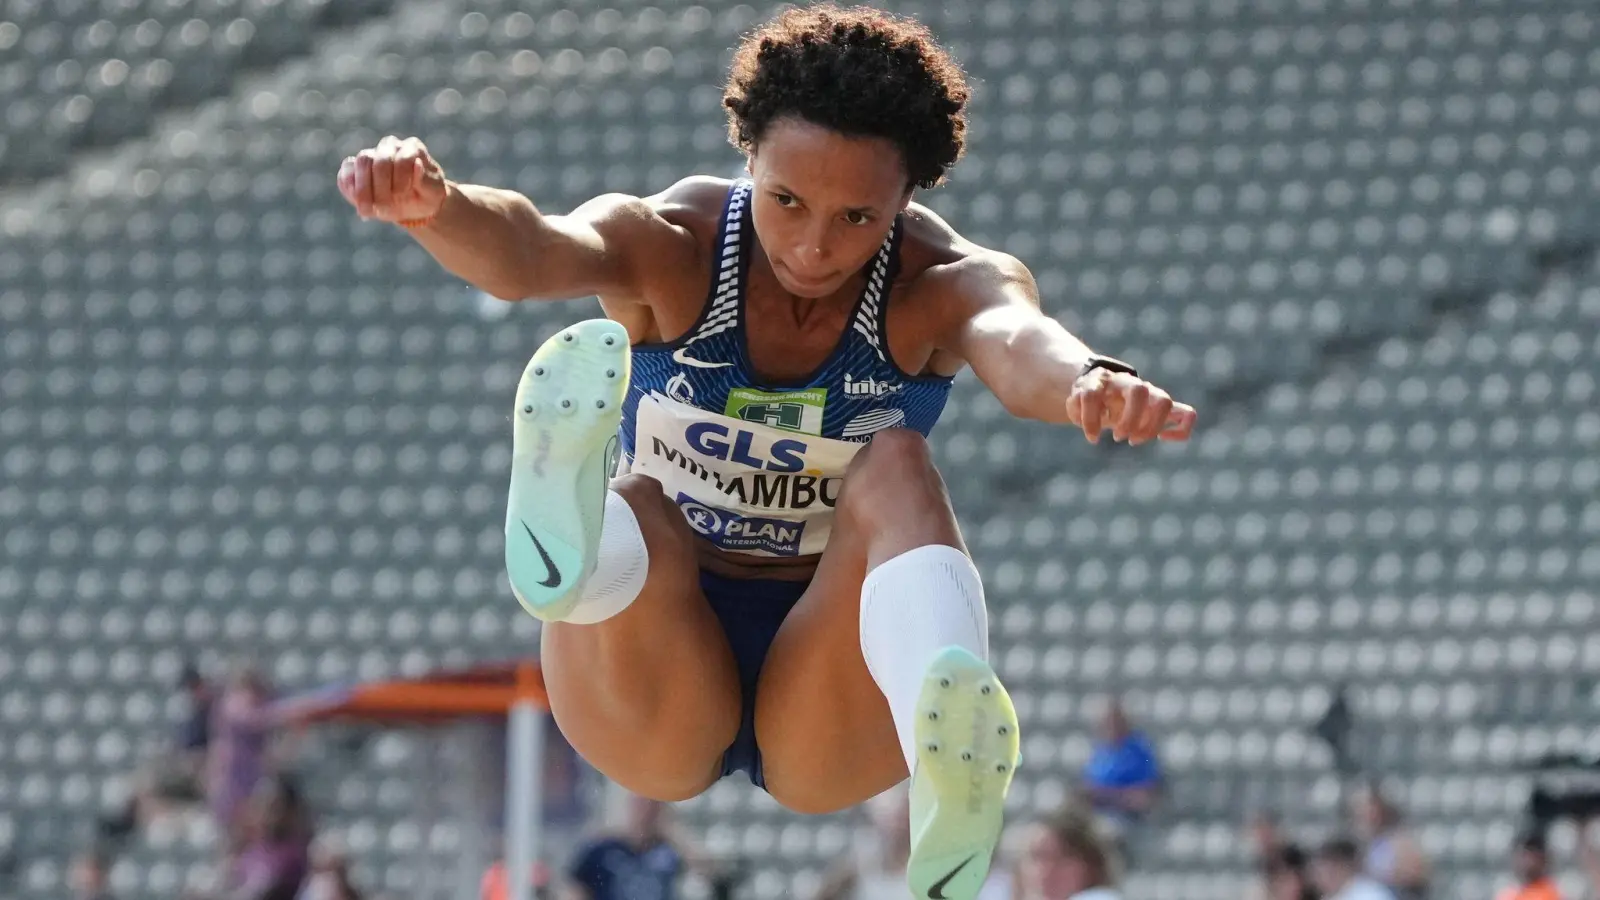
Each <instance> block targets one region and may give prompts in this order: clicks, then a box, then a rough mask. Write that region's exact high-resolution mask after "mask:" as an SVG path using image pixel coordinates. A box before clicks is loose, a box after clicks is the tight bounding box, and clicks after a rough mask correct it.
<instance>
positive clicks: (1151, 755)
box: [1083, 698, 1161, 825]
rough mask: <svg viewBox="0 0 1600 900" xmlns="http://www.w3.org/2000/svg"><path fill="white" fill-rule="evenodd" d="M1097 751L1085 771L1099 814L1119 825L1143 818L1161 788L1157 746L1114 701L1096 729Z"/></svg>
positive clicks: (1113, 699)
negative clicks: (1129, 719)
mask: <svg viewBox="0 0 1600 900" xmlns="http://www.w3.org/2000/svg"><path fill="white" fill-rule="evenodd" d="M1097 731H1098V734H1097V735H1096V740H1095V745H1094V750H1093V752H1092V753H1091V755H1090V757H1089V763H1088V765H1086V766H1084V769H1083V787H1084V790H1085V792H1086V793H1088V795H1089V799H1090V802H1091V803H1093V804H1094V808H1095V810H1096V811H1098V812H1100V813H1101V814H1102V815H1105V816H1106V817H1107V818H1110V819H1112V820H1113V822H1114V823H1116V824H1120V825H1128V824H1132V823H1133V822H1136V821H1138V820H1139V819H1141V818H1143V817H1144V815H1145V814H1147V813H1148V812H1150V810H1151V809H1152V808H1153V807H1154V806H1155V803H1156V799H1157V796H1158V794H1159V792H1160V789H1161V764H1160V762H1158V761H1157V759H1156V751H1155V746H1154V745H1153V744H1151V742H1150V739H1149V738H1148V737H1146V736H1145V735H1144V734H1143V733H1142V732H1140V731H1137V730H1135V729H1134V728H1133V727H1132V726H1131V725H1130V724H1129V723H1128V717H1127V715H1126V714H1125V713H1124V712H1123V709H1122V704H1121V703H1120V702H1119V701H1118V700H1117V699H1116V698H1112V699H1110V700H1108V701H1107V702H1106V709H1105V713H1104V714H1103V715H1102V716H1101V719H1100V723H1099V726H1098V728H1097Z"/></svg>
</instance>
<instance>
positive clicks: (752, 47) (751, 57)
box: [722, 3, 970, 188]
mask: <svg viewBox="0 0 1600 900" xmlns="http://www.w3.org/2000/svg"><path fill="white" fill-rule="evenodd" d="M969 95H970V91H969V90H968V88H967V79H966V76H965V75H964V74H963V73H962V71H961V66H960V64H958V63H957V62H956V61H955V60H954V59H953V58H951V56H950V54H949V53H948V52H946V51H945V49H944V48H943V47H940V46H939V44H938V42H937V41H935V40H934V37H933V33H932V32H930V31H929V30H928V29H927V28H926V27H925V26H923V25H922V24H921V23H919V22H915V21H913V20H911V19H905V18H900V17H897V16H892V15H890V14H888V13H886V12H883V11H882V10H877V9H872V8H871V7H866V6H852V7H849V8H842V7H839V6H836V5H834V4H832V3H826V4H821V5H818V6H811V7H806V8H801V9H789V10H786V11H784V12H783V13H782V14H780V15H779V16H778V17H777V18H775V19H773V20H772V21H771V22H768V23H767V24H766V25H764V26H762V27H761V28H760V29H759V30H757V31H755V32H754V33H752V34H750V35H748V36H747V37H746V38H745V39H744V41H743V43H741V44H740V45H739V49H738V50H736V51H735V52H734V55H733V67H732V70H731V71H730V72H729V74H728V86H727V89H726V90H725V91H724V92H723V97H722V105H723V106H726V107H727V108H728V137H729V139H730V140H731V141H733V144H734V146H736V147H738V148H740V149H741V150H745V151H749V150H751V149H753V148H754V147H755V145H756V144H757V143H758V142H759V141H760V140H761V136H762V135H763V134H765V133H766V130H767V127H768V126H770V125H771V124H772V123H773V122H774V121H776V120H777V119H780V118H783V117H785V116H796V117H798V118H801V119H804V120H805V121H807V122H811V123H814V124H816V125H821V126H823V127H825V128H830V129H833V130H835V131H839V132H843V133H845V134H849V135H854V136H859V137H875V138H883V139H885V140H887V141H889V142H890V143H893V144H894V145H895V146H896V147H898V148H899V149H900V155H901V157H902V159H903V160H904V161H905V167H906V174H907V175H908V176H909V179H910V183H911V184H912V185H914V186H916V187H921V188H930V187H933V186H934V185H936V184H938V183H940V182H941V181H943V180H944V176H945V172H946V171H948V170H949V168H950V167H951V166H952V165H954V164H955V161H956V160H958V159H960V158H961V153H962V151H963V150H964V149H965V148H966V140H967V116H966V107H967V99H968V97H969Z"/></svg>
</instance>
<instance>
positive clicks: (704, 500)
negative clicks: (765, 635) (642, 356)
mask: <svg viewBox="0 0 1600 900" xmlns="http://www.w3.org/2000/svg"><path fill="white" fill-rule="evenodd" d="M825 400H826V392H825V391H822V390H812V391H793V392H789V393H773V394H765V393H761V392H758V391H751V390H742V391H738V392H735V394H734V395H733V396H732V398H730V400H729V402H728V410H727V411H726V414H724V415H718V414H716V413H712V412H707V411H706V410H703V409H698V408H696V407H693V406H688V405H686V404H683V403H679V402H678V401H676V400H672V399H670V398H667V397H662V396H659V395H650V396H645V397H643V398H641V399H640V400H639V410H638V414H637V417H636V419H635V430H634V435H635V438H634V447H633V459H632V461H631V463H630V465H629V466H628V469H629V471H633V472H638V473H639V474H641V475H648V476H650V477H651V478H654V479H656V480H657V481H659V482H661V486H662V487H663V488H664V489H665V491H666V494H667V496H668V497H671V498H673V500H674V501H676V502H677V504H678V507H679V508H680V509H682V510H683V515H684V518H685V519H687V520H688V522H689V527H690V528H693V529H694V530H695V532H696V533H697V534H699V535H700V536H702V537H704V538H705V539H706V540H709V541H711V542H712V543H713V544H715V545H717V546H718V547H720V548H722V549H723V550H729V551H733V552H735V553H749V554H754V555H757V556H810V555H813V554H817V553H821V552H822V548H823V547H825V546H826V545H827V543H828V536H829V534H830V533H831V532H832V530H833V510H834V505H835V504H836V503H837V502H838V500H839V490H840V488H841V487H843V486H844V474H845V470H846V469H847V468H848V467H849V465H850V460H851V459H853V458H854V457H855V455H856V453H857V452H859V451H860V450H861V447H862V445H861V444H856V443H850V442H848V441H835V440H829V439H827V438H823V437H819V436H818V435H817V434H815V432H816V431H819V430H821V422H822V408H823V403H824V402H825ZM769 423H770V424H769ZM774 425H779V426H783V427H774Z"/></svg>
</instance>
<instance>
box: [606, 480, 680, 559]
mask: <svg viewBox="0 0 1600 900" xmlns="http://www.w3.org/2000/svg"><path fill="white" fill-rule="evenodd" d="M611 490H612V491H613V492H615V493H616V494H617V495H618V496H620V497H621V498H622V499H623V500H626V501H627V503H628V506H629V508H631V509H632V510H633V514H634V516H635V517H636V518H638V520H639V529H640V530H641V531H643V532H644V535H645V543H646V544H649V545H651V546H655V545H657V544H661V545H663V546H669V547H670V548H671V549H673V550H674V551H682V550H684V549H685V547H687V545H688V543H689V542H690V540H691V537H690V535H689V529H688V526H687V525H686V524H685V522H684V518H683V513H681V512H679V511H678V506H677V504H675V503H673V502H672V500H670V499H669V498H668V497H667V493H666V491H665V490H664V489H663V488H662V487H661V482H659V481H657V480H655V479H654V478H651V477H650V476H649V475H640V474H637V473H634V472H630V473H628V474H626V475H619V476H617V477H616V478H613V479H611Z"/></svg>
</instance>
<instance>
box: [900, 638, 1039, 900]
mask: <svg viewBox="0 0 1600 900" xmlns="http://www.w3.org/2000/svg"><path fill="white" fill-rule="evenodd" d="M916 723H917V724H916V737H917V768H916V772H915V773H914V774H913V775H912V776H911V858H910V860H909V862H908V863H907V864H906V880H907V882H908V883H909V885H910V888H911V895H912V896H913V897H915V898H917V900H973V898H975V897H977V896H978V891H979V889H981V888H982V887H983V882H984V879H985V878H986V877H987V876H988V874H989V863H990V860H991V858H992V857H993V856H994V851H995V847H996V846H997V845H998V844H999V843H1000V829H1001V826H1002V824H1003V820H1004V811H1005V800H1006V792H1007V791H1008V790H1010V788H1011V776H1012V773H1013V772H1014V771H1015V769H1016V767H1017V760H1018V758H1019V754H1018V748H1019V747H1020V741H1019V735H1018V731H1017V711H1016V709H1015V708H1013V707H1012V705H1011V697H1010V696H1009V695H1008V694H1007V693H1006V689H1005V688H1004V687H1002V686H1001V684H1000V679H999V678H997V677H995V673H994V669H992V668H990V667H989V664H988V663H986V662H984V661H983V660H981V659H979V658H978V657H976V656H974V655H973V654H972V653H971V652H969V651H967V650H965V649H963V648H961V647H946V648H945V649H944V650H942V651H940V653H939V655H938V656H936V657H935V658H934V661H933V664H932V665H930V666H929V667H928V674H927V675H926V676H925V678H924V680H923V684H922V693H921V695H920V696H919V697H918V698H917V720H916Z"/></svg>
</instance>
